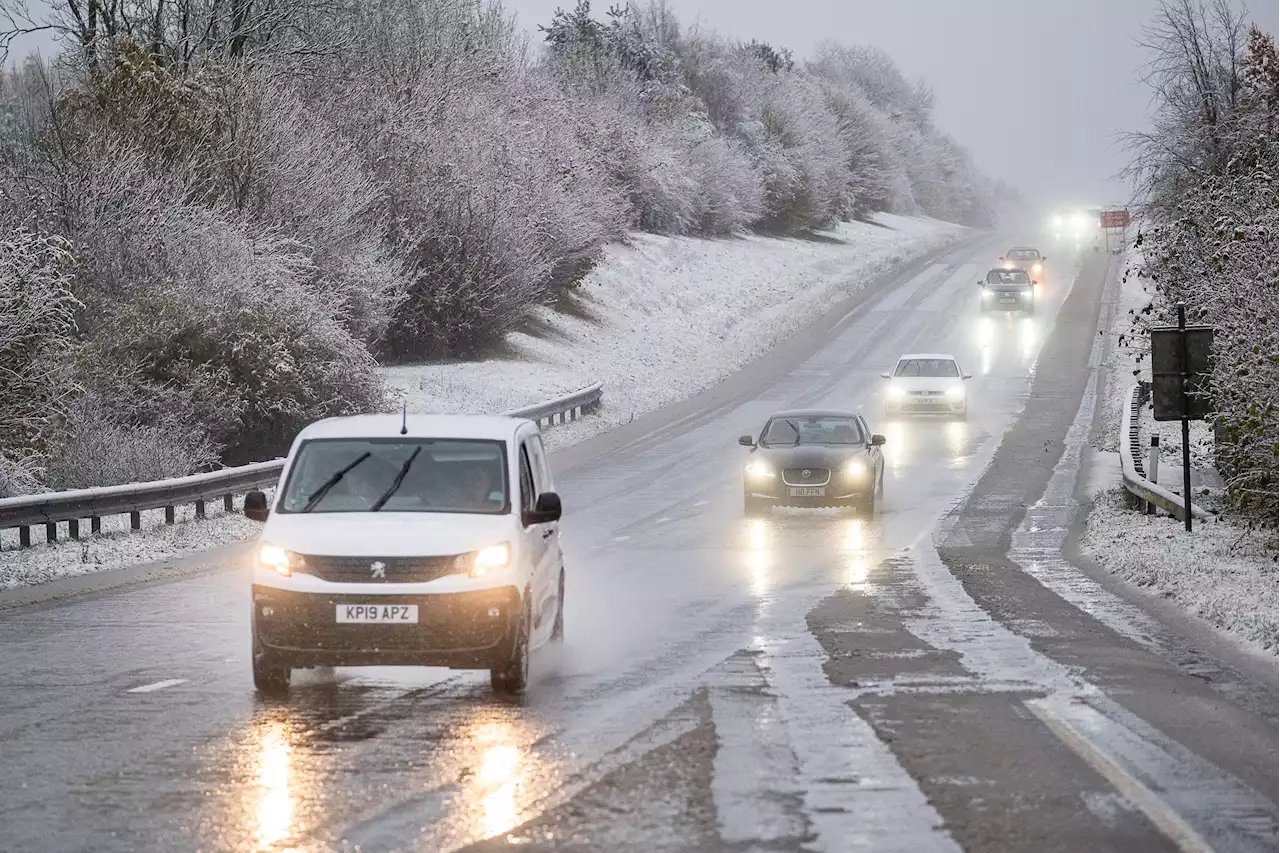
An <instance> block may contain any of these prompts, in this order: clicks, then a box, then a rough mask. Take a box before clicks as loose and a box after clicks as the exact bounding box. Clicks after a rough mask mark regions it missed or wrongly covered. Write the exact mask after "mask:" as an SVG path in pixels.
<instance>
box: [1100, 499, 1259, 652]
mask: <svg viewBox="0 0 1280 853" xmlns="http://www.w3.org/2000/svg"><path fill="white" fill-rule="evenodd" d="M1081 545H1082V546H1083V548H1084V550H1085V552H1086V553H1087V554H1088V555H1089V557H1090V558H1091V559H1093V560H1094V561H1095V562H1097V563H1098V564H1099V565H1102V566H1104V567H1106V569H1107V570H1108V571H1110V572H1113V573H1114V574H1117V575H1120V576H1121V577H1123V578H1125V579H1126V580H1128V581H1129V582H1131V583H1133V584H1135V585H1137V586H1140V587H1144V588H1147V589H1149V590H1151V591H1152V592H1155V593H1156V594H1158V595H1161V596H1164V597H1165V598H1171V599H1173V600H1174V601H1176V602H1177V603H1178V604H1180V605H1181V606H1182V607H1183V608H1184V609H1186V610H1187V611H1189V612H1191V613H1193V614H1195V615H1196V616H1199V617H1200V618H1202V619H1204V620H1206V621H1208V622H1209V623H1211V624H1212V625H1214V626H1216V627H1218V628H1221V629H1223V630H1225V631H1228V632H1229V633H1231V634H1233V635H1235V636H1237V637H1238V638H1241V639H1243V640H1246V641H1247V642H1249V643H1251V644H1253V645H1255V646H1258V647H1260V648H1263V649H1268V650H1270V651H1271V652H1272V653H1273V654H1274V653H1275V652H1276V630H1277V625H1276V613H1277V607H1280V601H1277V574H1276V538H1275V534H1274V533H1271V532H1270V531H1247V530H1242V529H1241V528H1239V527H1236V526H1234V525H1232V524H1228V523H1226V522H1208V523H1205V524H1197V525H1196V528H1195V530H1194V531H1193V532H1192V533H1191V534H1190V535H1188V534H1187V533H1186V532H1185V531H1184V530H1183V529H1182V523H1181V522H1179V521H1177V520H1176V519H1173V518H1169V517H1167V516H1153V515H1142V514H1140V513H1138V512H1135V511H1133V510H1131V509H1128V508H1127V506H1126V504H1125V497H1124V495H1123V494H1122V490H1120V489H1112V490H1110V491H1107V492H1105V493H1103V494H1102V495H1100V496H1099V497H1098V499H1097V500H1096V501H1095V503H1094V506H1093V510H1092V511H1091V512H1090V513H1089V520H1088V523H1087V528H1086V530H1085V534H1084V537H1083V538H1082V539H1081Z"/></svg>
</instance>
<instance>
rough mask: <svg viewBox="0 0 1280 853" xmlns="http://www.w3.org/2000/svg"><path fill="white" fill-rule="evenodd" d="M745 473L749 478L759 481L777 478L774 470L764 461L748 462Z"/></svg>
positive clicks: (754, 460)
mask: <svg viewBox="0 0 1280 853" xmlns="http://www.w3.org/2000/svg"><path fill="white" fill-rule="evenodd" d="M743 473H745V474H746V475H747V476H748V477H751V478H753V479H757V480H765V479H768V478H770V477H774V476H776V475H775V474H774V472H773V468H772V467H771V466H770V465H769V463H768V462H765V461H764V460H763V459H753V460H751V461H750V462H748V463H747V467H746V468H744V469H743Z"/></svg>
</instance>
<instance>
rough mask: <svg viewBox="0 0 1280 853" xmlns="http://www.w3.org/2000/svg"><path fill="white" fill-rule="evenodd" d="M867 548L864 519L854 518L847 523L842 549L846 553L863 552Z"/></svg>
mask: <svg viewBox="0 0 1280 853" xmlns="http://www.w3.org/2000/svg"><path fill="white" fill-rule="evenodd" d="M866 547H867V537H866V532H865V531H864V530H863V528H862V519H860V518H853V519H850V520H849V521H847V522H845V528H844V539H843V540H842V541H841V542H840V548H841V550H844V551H855V552H857V551H861V550H863V549H864V548H866Z"/></svg>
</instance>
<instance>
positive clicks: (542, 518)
mask: <svg viewBox="0 0 1280 853" xmlns="http://www.w3.org/2000/svg"><path fill="white" fill-rule="evenodd" d="M560 515H561V508H560V496H559V495H558V494H556V493H555V492H543V493H542V494H540V495H538V500H537V502H536V503H535V504H534V505H533V509H530V510H525V512H524V523H525V524H526V525H530V524H550V523H551V522H553V521H559V520H560Z"/></svg>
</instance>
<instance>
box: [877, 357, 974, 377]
mask: <svg viewBox="0 0 1280 853" xmlns="http://www.w3.org/2000/svg"><path fill="white" fill-rule="evenodd" d="M893 375H894V376H906V377H915V376H939V377H951V378H954V377H956V376H959V375H960V368H958V367H956V363H955V362H954V361H952V360H951V359H949V358H904V359H903V360H902V361H900V362H898V369H897V370H895V371H894V372H893Z"/></svg>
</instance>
